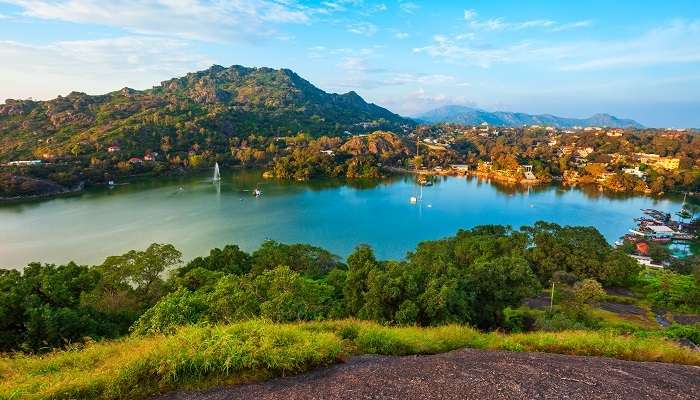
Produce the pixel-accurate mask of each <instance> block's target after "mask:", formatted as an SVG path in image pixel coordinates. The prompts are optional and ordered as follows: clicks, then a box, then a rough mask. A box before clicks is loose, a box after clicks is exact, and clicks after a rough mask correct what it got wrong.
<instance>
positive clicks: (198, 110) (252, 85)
mask: <svg viewBox="0 0 700 400" xmlns="http://www.w3.org/2000/svg"><path fill="white" fill-rule="evenodd" d="M404 124H412V121H411V120H408V119H404V118H402V117H400V116H399V115H396V114H394V113H392V112H390V111H388V110H386V109H384V108H382V107H379V106H377V105H375V104H371V103H367V102H365V101H364V100H363V99H362V98H361V97H360V96H359V95H358V94H357V93H355V92H349V93H345V94H334V93H326V92H324V91H323V90H321V89H318V88H317V87H315V86H314V85H312V84H311V83H310V82H308V81H307V80H305V79H303V78H301V77H300V76H299V75H297V74H296V73H294V72H292V71H290V70H288V69H271V68H246V67H242V66H239V65H234V66H231V67H229V68H225V67H222V66H218V65H215V66H212V67H211V68H209V69H207V70H204V71H199V72H194V73H189V74H187V75H185V76H183V77H180V78H173V79H170V80H167V81H164V82H162V83H161V84H160V85H159V86H155V87H153V88H152V89H148V90H134V89H130V88H124V89H121V90H118V91H115V92H112V93H108V94H104V95H97V96H93V95H88V94H85V93H81V92H72V93H70V94H69V95H67V96H59V97H57V98H56V99H53V100H48V101H32V100H7V101H6V102H5V103H4V104H2V105H0V161H8V160H11V159H19V158H31V157H33V158H38V157H41V156H43V155H50V156H61V155H65V154H69V153H71V152H76V153H77V152H80V147H81V146H90V147H92V148H97V149H99V148H100V147H105V146H109V145H111V144H113V143H125V144H128V145H129V147H130V148H136V149H137V148H144V149H145V148H157V147H158V144H159V141H160V139H161V138H162V137H164V136H171V137H178V138H180V139H181V140H185V141H187V142H191V143H198V142H202V141H209V142H211V141H213V140H216V141H226V140H227V138H228V137H231V136H237V137H247V136H248V135H251V134H256V135H263V136H282V135H289V134H296V133H299V132H305V133H309V134H311V135H315V136H318V135H336V134H341V133H343V132H345V131H350V132H353V133H361V132H366V131H373V130H376V129H381V128H383V129H396V128H398V127H399V126H401V125H404Z"/></svg>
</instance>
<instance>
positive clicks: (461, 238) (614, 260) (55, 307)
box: [0, 222, 698, 351]
mask: <svg viewBox="0 0 700 400" xmlns="http://www.w3.org/2000/svg"><path fill="white" fill-rule="evenodd" d="M166 272H169V277H168V278H167V279H164V277H165V276H166ZM639 272H640V267H639V265H638V264H637V263H636V262H634V261H633V260H632V259H630V258H629V257H627V256H626V255H625V254H623V253H621V252H620V251H619V250H614V249H612V248H611V247H610V246H609V245H608V244H607V243H606V242H605V240H603V239H602V237H601V236H600V234H599V233H598V232H597V231H596V230H594V229H592V228H582V227H561V226H558V225H554V224H547V223H542V222H540V223H537V224H535V225H534V226H531V227H524V228H522V229H521V230H513V229H511V228H509V227H505V226H480V227H476V228H473V229H470V230H462V231H459V232H458V233H457V234H456V235H455V236H453V237H449V238H445V239H442V240H436V241H427V242H423V243H420V244H419V245H418V247H417V248H416V250H415V251H414V252H411V253H409V254H408V255H407V257H406V259H405V260H379V259H377V258H376V257H375V255H374V253H373V251H372V249H371V248H370V247H368V246H365V245H360V246H358V247H357V248H356V249H355V251H354V252H353V253H352V254H350V256H349V257H348V258H347V262H346V263H343V262H342V261H341V260H340V259H339V258H338V257H337V256H335V255H333V254H331V253H329V252H328V251H326V250H324V249H321V248H318V247H314V246H310V245H305V244H292V245H287V244H282V243H277V242H274V241H267V242H265V243H263V244H262V245H261V246H260V247H259V248H258V249H257V250H255V251H254V252H252V253H250V254H248V253H246V252H244V251H242V250H241V249H240V248H238V247H237V246H234V245H229V246H225V247H224V248H223V249H214V250H212V251H211V253H210V254H209V255H208V256H205V257H198V258H195V259H194V260H192V261H190V262H189V263H187V264H186V265H180V253H179V252H178V251H177V250H176V249H174V248H173V247H172V246H171V245H160V244H153V245H151V246H150V247H149V248H148V249H146V250H144V251H130V252H127V253H125V254H123V255H120V256H112V257H108V258H107V259H106V260H105V261H104V263H102V264H101V265H98V266H95V267H85V266H78V265H75V264H73V263H70V264H67V265H63V266H53V265H39V264H32V265H30V266H28V267H26V268H25V269H24V271H23V272H21V273H20V272H18V271H4V272H2V275H0V288H2V289H3V290H2V291H1V292H0V315H2V317H3V318H1V319H0V320H1V321H2V324H1V325H0V346H1V349H2V350H11V349H24V350H30V351H39V350H41V349H43V348H51V347H57V346H62V345H65V344H66V343H69V342H73V341H80V340H82V339H83V338H84V337H93V338H99V337H117V336H120V335H123V334H126V333H127V331H128V330H129V327H131V331H132V332H134V333H136V334H146V333H154V332H172V331H173V329H175V328H176V327H177V326H179V325H183V324H191V323H201V322H233V321H240V320H246V319H250V318H257V317H264V318H267V319H269V320H272V321H277V322H289V321H299V320H323V319H332V318H343V317H349V316H352V317H357V318H362V319H368V320H374V321H379V322H382V323H387V324H398V325H423V326H429V325H442V324H446V323H463V324H470V325H473V326H476V327H479V328H484V329H493V328H497V327H505V328H508V327H509V326H511V325H512V323H511V322H512V321H509V320H508V319H509V318H508V315H507V313H506V311H507V310H508V309H510V308H514V307H518V306H520V304H522V301H523V300H524V299H525V298H528V297H532V296H535V295H537V294H538V293H539V291H540V289H541V288H542V287H543V285H545V286H546V285H548V284H549V283H550V282H551V281H552V280H553V279H554V280H557V281H560V280H561V279H562V276H565V277H566V280H567V282H569V283H570V284H572V285H574V284H575V283H576V282H581V284H580V285H579V286H580V288H583V289H580V288H579V289H576V291H575V292H576V293H579V292H581V291H582V290H584V292H585V291H586V290H587V292H586V293H590V292H591V289H589V288H591V287H593V288H595V285H598V282H600V283H602V284H603V285H629V284H631V283H633V282H635V280H636V277H637V276H638V275H639ZM668 274H671V275H670V276H672V277H673V278H672V279H676V280H678V279H681V281H679V282H684V283H678V285H676V286H677V287H678V288H677V289H669V288H670V287H675V286H669V285H666V284H664V285H657V286H653V285H652V286H651V287H650V289H649V290H650V291H652V292H653V293H655V294H654V295H653V296H652V298H655V297H654V296H658V297H659V299H664V300H659V301H673V302H674V303H673V304H672V305H678V306H683V307H686V308H690V307H693V305H694V304H695V305H697V302H698V298H697V292H698V286H697V284H695V283H693V285H695V286H688V284H689V283H688V282H686V280H685V278H676V275H675V273H673V272H668ZM690 279H691V281H692V279H693V278H690ZM665 290H670V291H671V292H670V293H671V294H673V293H676V292H682V293H685V295H686V296H688V297H687V298H686V297H683V298H677V296H675V295H674V297H671V298H669V297H668V296H667V294H665V293H664V291H665ZM581 296H583V297H581ZM581 296H579V298H584V299H587V298H588V297H586V296H589V297H590V296H591V295H590V294H587V295H581ZM693 296H695V297H693ZM666 299H672V300H666ZM586 301H587V300H581V302H583V303H585V302H586Z"/></svg>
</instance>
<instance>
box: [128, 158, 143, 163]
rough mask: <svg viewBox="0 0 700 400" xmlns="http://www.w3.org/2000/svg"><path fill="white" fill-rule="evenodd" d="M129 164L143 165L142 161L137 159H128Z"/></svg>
mask: <svg viewBox="0 0 700 400" xmlns="http://www.w3.org/2000/svg"><path fill="white" fill-rule="evenodd" d="M129 162H130V163H131V164H141V163H143V160H142V159H140V158H138V157H131V158H130V159H129Z"/></svg>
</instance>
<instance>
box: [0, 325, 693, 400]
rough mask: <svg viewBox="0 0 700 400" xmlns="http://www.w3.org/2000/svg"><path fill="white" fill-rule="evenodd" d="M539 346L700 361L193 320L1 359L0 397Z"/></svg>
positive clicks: (126, 388)
mask: <svg viewBox="0 0 700 400" xmlns="http://www.w3.org/2000/svg"><path fill="white" fill-rule="evenodd" d="M463 347H470V348H481V349H501V350H512V351H538V352H550V353H560V354H570V355H586V356H603V357H614V358H620V359H625V360H634V361H660V362H669V363H680V364H689V365H698V366H700V354H699V353H697V352H693V351H691V350H688V349H685V348H682V347H680V346H679V345H677V344H675V343H674V342H672V341H669V340H666V339H663V338H659V337H649V338H640V337H634V336H620V335H615V334H613V333H605V332H583V331H568V332H556V333H549V332H532V333H524V334H513V335H503V334H499V333H481V332H479V331H477V330H474V329H472V328H469V327H466V326H460V325H447V326H442V327H435V328H418V327H386V326H382V325H379V324H376V323H372V322H365V321H357V320H342V321H327V322H308V323H298V324H273V323H269V322H266V321H259V320H256V321H249V322H242V323H237V324H232V325H224V326H190V327H184V328H181V329H180V330H178V332H177V333H176V334H174V335H171V336H152V337H146V338H126V339H123V340H118V341H110V342H103V343H93V344H88V345H86V346H84V347H82V348H75V349H71V350H67V351H56V352H53V353H50V354H47V355H43V356H15V357H5V358H0V399H20V398H21V399H25V398H26V399H69V398H86V399H135V398H147V397H149V396H152V395H154V394H157V393H162V392H166V391H169V390H174V389H182V388H202V387H208V386H216V385H221V384H223V383H229V384H230V383H240V382H246V381H252V380H261V379H268V378H270V377H272V376H276V375H280V374H289V373H298V372H303V371H306V370H309V369H311V368H314V367H318V366H323V365H327V364H330V363H335V362H339V361H341V360H342V359H343V358H345V357H347V356H349V355H353V354H364V353H373V354H387V355H408V354H433V353H440V352H446V351H450V350H454V349H458V348H463Z"/></svg>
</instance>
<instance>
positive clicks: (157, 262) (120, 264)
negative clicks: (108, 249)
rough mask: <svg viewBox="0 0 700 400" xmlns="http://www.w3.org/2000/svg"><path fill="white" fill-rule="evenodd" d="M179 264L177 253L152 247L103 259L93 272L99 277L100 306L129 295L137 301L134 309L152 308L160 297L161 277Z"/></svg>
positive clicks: (163, 246) (166, 246)
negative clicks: (96, 271)
mask: <svg viewBox="0 0 700 400" xmlns="http://www.w3.org/2000/svg"><path fill="white" fill-rule="evenodd" d="M181 262H182V253H180V252H179V251H178V250H177V249H175V247H173V245H171V244H158V243H153V244H151V245H150V246H148V248H147V249H146V250H144V251H138V250H131V251H129V252H127V253H125V254H122V255H120V256H110V257H107V258H106V259H105V261H104V262H103V263H102V265H100V266H98V267H97V270H98V271H99V272H100V273H101V275H102V281H101V287H100V293H98V294H97V297H98V298H99V297H101V298H102V299H101V300H102V301H100V303H101V304H103V305H109V304H110V303H111V301H110V298H112V299H114V298H119V297H122V296H123V294H125V293H133V295H134V296H135V297H136V299H137V300H138V303H139V305H138V307H139V308H142V307H148V306H150V305H152V304H153V303H154V302H155V301H156V300H157V299H158V298H159V297H160V296H161V295H162V294H163V290H164V289H163V286H164V285H163V283H164V282H163V280H162V278H161V276H162V274H163V273H164V272H165V271H166V270H169V269H172V268H174V267H176V266H177V265H178V264H180V263H181Z"/></svg>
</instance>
